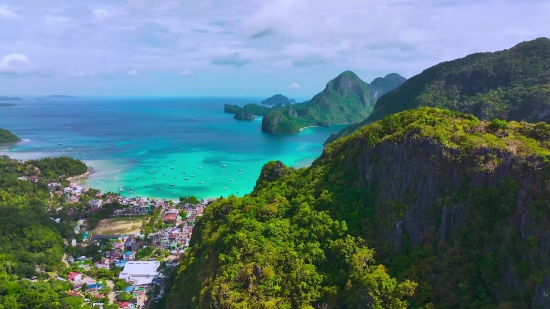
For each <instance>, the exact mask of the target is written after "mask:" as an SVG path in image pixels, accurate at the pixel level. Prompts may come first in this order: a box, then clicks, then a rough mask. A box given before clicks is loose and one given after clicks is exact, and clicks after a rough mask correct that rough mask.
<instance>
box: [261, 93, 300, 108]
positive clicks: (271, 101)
mask: <svg viewBox="0 0 550 309" xmlns="http://www.w3.org/2000/svg"><path fill="white" fill-rule="evenodd" d="M294 103H296V101H295V100H294V99H289V98H288V97H287V96H284V95H282V94H276V95H274V96H272V97H269V98H267V99H265V100H263V101H262V105H272V106H279V107H282V106H289V105H290V104H294Z"/></svg>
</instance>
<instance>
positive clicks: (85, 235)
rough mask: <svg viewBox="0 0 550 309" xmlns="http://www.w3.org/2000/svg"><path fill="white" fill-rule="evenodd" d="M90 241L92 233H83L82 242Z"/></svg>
mask: <svg viewBox="0 0 550 309" xmlns="http://www.w3.org/2000/svg"><path fill="white" fill-rule="evenodd" d="M88 239H90V232H88V231H86V232H82V241H88Z"/></svg>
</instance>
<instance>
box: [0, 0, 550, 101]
mask: <svg viewBox="0 0 550 309" xmlns="http://www.w3.org/2000/svg"><path fill="white" fill-rule="evenodd" d="M548 16H550V1H542V0H540V1H539V0H531V1H529V0H513V1H512V0H499V1H496V0H475V1H474V0H461V1H451V0H338V1H334V0H272V1H267V0H263V1H260V0H216V1H214V0H201V1H197V0H180V1H172V0H154V1H153V0H126V1H123V0H110V1H105V0H94V1H84V0H55V1H39V0H7V1H2V0H0V29H2V30H0V95H49V94H69V95H138V96H140V95H163V96H164V95H166V96H269V95H272V94H275V93H283V94H286V95H288V96H290V97H309V96H311V95H314V94H315V93H317V92H319V91H321V90H322V89H323V88H324V85H325V84H326V82H328V81H329V80H330V79H332V78H333V77H335V76H336V75H337V74H338V73H340V72H342V71H345V70H353V71H355V72H356V73H357V74H358V75H359V76H360V77H361V78H362V79H363V80H365V81H366V82H370V81H372V80H373V79H374V78H375V77H377V76H384V75H386V74H388V73H391V72H397V73H399V74H401V75H403V76H405V77H410V76H412V75H414V74H418V73H419V72H421V71H422V70H423V69H425V68H428V67H430V66H432V65H435V64H437V63H439V62H441V61H445V60H451V59H455V58H458V57H462V56H465V55H467V54H469V53H473V52H482V51H496V50H501V49H505V48H509V47H512V46H513V45H515V44H517V43H519V42H521V41H525V40H531V39H535V38H537V37H541V36H547V37H548V36H550V21H549V19H548Z"/></svg>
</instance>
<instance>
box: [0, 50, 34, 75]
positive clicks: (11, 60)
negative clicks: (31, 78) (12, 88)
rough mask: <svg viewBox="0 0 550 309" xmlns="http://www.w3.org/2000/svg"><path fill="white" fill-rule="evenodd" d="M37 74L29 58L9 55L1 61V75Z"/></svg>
mask: <svg viewBox="0 0 550 309" xmlns="http://www.w3.org/2000/svg"><path fill="white" fill-rule="evenodd" d="M34 72H35V67H34V66H33V64H32V63H31V62H30V61H29V57H27V55H23V54H17V53H14V54H9V55H5V56H3V57H2V59H1V60H0V74H4V75H26V74H32V73H34Z"/></svg>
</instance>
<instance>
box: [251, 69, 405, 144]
mask: <svg viewBox="0 0 550 309" xmlns="http://www.w3.org/2000/svg"><path fill="white" fill-rule="evenodd" d="M396 75H397V76H398V74H391V75H390V77H389V78H390V79H395V76H396ZM402 79H403V80H404V78H402ZM375 81H376V80H375ZM377 83H378V84H376V85H375V86H371V85H369V84H367V83H365V82H364V81H362V80H361V79H360V78H359V77H358V76H357V75H356V74H355V73H354V72H352V71H346V72H343V73H341V74H340V75H338V76H337V77H336V78H335V79H333V80H331V81H330V82H329V83H328V84H327V85H326V87H325V89H324V90H323V91H322V92H321V93H319V94H317V95H315V96H314V97H313V98H312V99H311V100H310V101H307V102H304V103H297V104H292V105H290V106H286V107H279V108H275V109H273V110H272V111H271V112H269V114H267V115H266V116H265V117H264V118H263V119H262V131H263V132H265V133H272V134H296V133H298V132H300V130H301V129H302V128H305V127H309V126H319V127H330V126H331V125H334V124H352V123H357V122H360V121H363V120H365V119H366V118H367V117H368V116H369V114H370V113H371V111H372V109H373V108H374V104H375V103H376V100H377V99H378V96H379V94H380V93H381V92H387V91H391V90H393V89H392V86H393V84H391V83H380V80H378V81H377Z"/></svg>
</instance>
